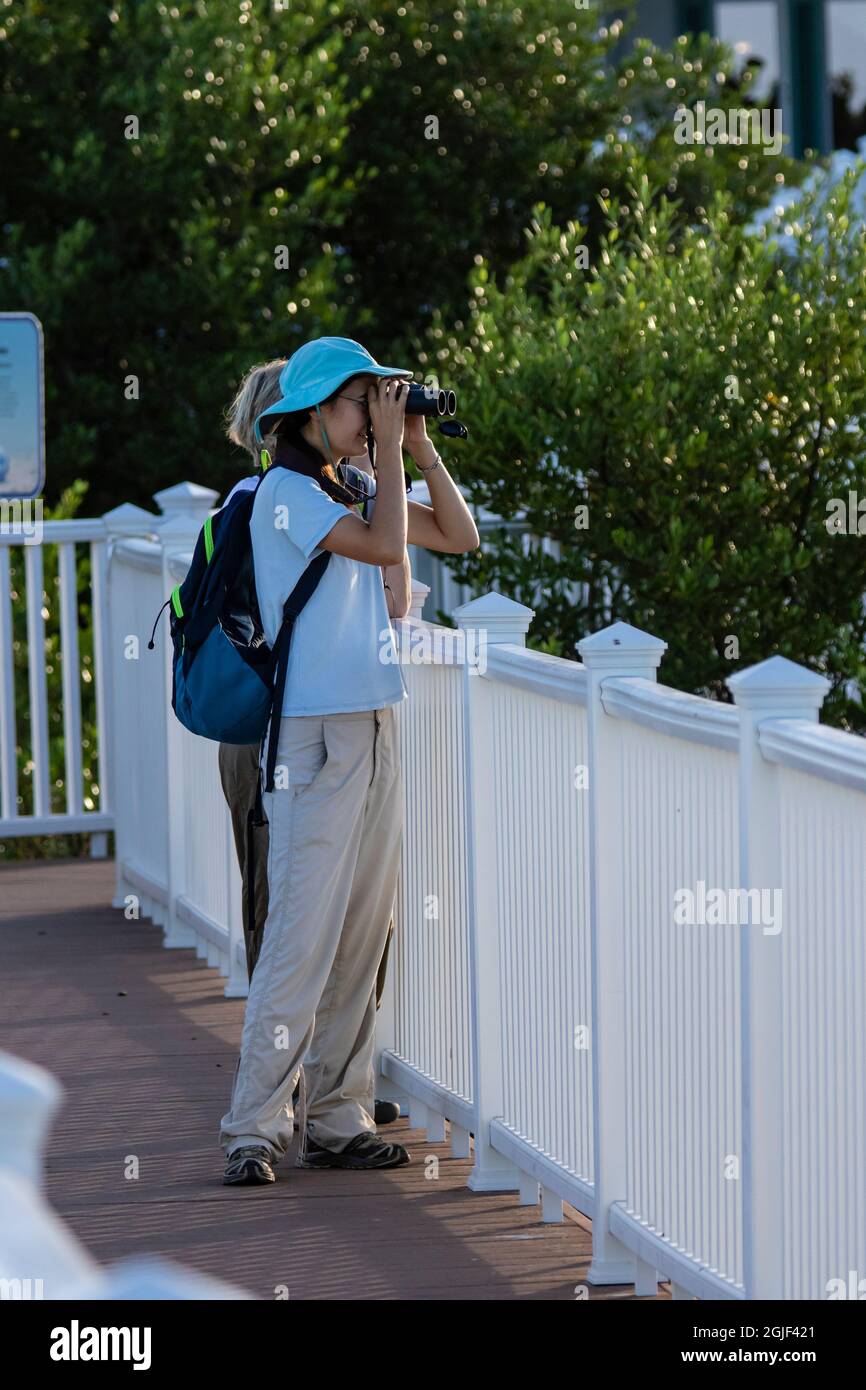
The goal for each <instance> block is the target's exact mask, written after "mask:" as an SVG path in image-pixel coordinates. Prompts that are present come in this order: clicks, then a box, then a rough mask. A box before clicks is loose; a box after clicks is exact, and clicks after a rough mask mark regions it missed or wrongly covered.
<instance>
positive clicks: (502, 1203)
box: [0, 861, 668, 1300]
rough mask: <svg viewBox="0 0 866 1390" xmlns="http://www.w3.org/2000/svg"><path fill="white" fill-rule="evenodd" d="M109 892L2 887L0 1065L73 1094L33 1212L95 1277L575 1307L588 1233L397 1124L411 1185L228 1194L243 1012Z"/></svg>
mask: <svg viewBox="0 0 866 1390" xmlns="http://www.w3.org/2000/svg"><path fill="white" fill-rule="evenodd" d="M113 884H114V872H113V866H112V865H111V864H110V863H106V862H104V861H103V862H101V863H99V862H90V861H49V862H44V863H26V864H24V863H22V864H9V865H6V866H3V867H2V869H0V924H2V932H3V970H2V972H0V1048H2V1049H5V1050H6V1051H8V1052H12V1053H15V1054H17V1055H18V1056H21V1057H26V1058H28V1059H29V1060H30V1061H33V1062H39V1063H41V1064H42V1065H43V1066H45V1067H47V1068H48V1069H49V1070H51V1071H52V1072H53V1073H54V1074H55V1075H56V1076H57V1077H59V1079H60V1080H61V1082H62V1083H63V1085H64V1087H65V1088H66V1097H65V1101H64V1104H63V1105H62V1107H61V1110H60V1113H59V1118H58V1121H57V1123H56V1124H55V1127H54V1130H53V1133H52V1137H51V1141H50V1145H49V1151H48V1154H47V1157H46V1195H47V1197H48V1200H49V1201H50V1202H51V1204H52V1205H53V1207H54V1208H55V1210H57V1211H58V1212H59V1213H60V1214H61V1216H62V1217H63V1218H64V1220H65V1221H66V1222H67V1223H68V1225H69V1226H70V1227H71V1228H72V1230H73V1231H74V1232H75V1234H76V1235H77V1236H78V1237H79V1238H80V1239H81V1240H82V1241H83V1242H84V1243H85V1245H86V1246H87V1247H88V1249H89V1250H90V1252H91V1254H92V1255H94V1256H95V1257H96V1259H98V1260H100V1261H102V1262H107V1261H110V1260H114V1259H118V1258H120V1257H121V1256H125V1255H133V1254H134V1255H144V1254H159V1255H164V1256H166V1257H168V1258H171V1259H176V1260H179V1261H182V1262H183V1263H185V1264H187V1265H189V1266H191V1267H193V1268H194V1269H196V1270H199V1271H200V1272H202V1273H205V1274H210V1275H214V1276H217V1277H219V1278H221V1279H225V1280H227V1281H229V1282H231V1283H234V1284H237V1285H239V1286H240V1287H241V1288H244V1289H246V1290H248V1291H249V1292H250V1293H252V1294H254V1295H257V1296H259V1297H261V1298H268V1299H272V1298H274V1297H275V1296H281V1297H286V1296H288V1297H289V1298H292V1299H299V1298H300V1299H307V1298H313V1299H573V1298H574V1297H575V1286H576V1285H581V1284H584V1282H585V1278H586V1272H587V1269H588V1267H589V1259H590V1224H589V1222H588V1221H586V1220H585V1218H584V1217H582V1216H581V1215H579V1214H578V1213H576V1212H573V1211H571V1210H570V1209H567V1215H566V1220H565V1221H564V1222H562V1224H559V1225H552V1224H550V1225H544V1224H543V1223H542V1222H541V1221H540V1220H539V1214H540V1209H539V1208H538V1207H534V1206H532V1207H521V1206H520V1205H519V1203H518V1198H517V1194H516V1193H492V1194H491V1193H482V1194H479V1193H474V1192H471V1191H470V1190H469V1189H468V1188H467V1187H466V1178H467V1176H468V1173H469V1169H470V1167H471V1161H470V1160H469V1159H454V1158H451V1156H450V1147H449V1145H448V1144H430V1143H428V1142H427V1140H426V1137H425V1135H424V1134H423V1132H420V1131H412V1130H410V1129H409V1128H408V1121H407V1120H406V1119H405V1118H403V1119H401V1120H399V1121H398V1122H397V1123H396V1124H395V1125H390V1126H388V1129H387V1133H388V1135H389V1136H390V1135H392V1134H393V1135H395V1136H396V1137H398V1138H399V1139H400V1140H401V1141H402V1142H404V1143H406V1144H407V1145H408V1147H409V1149H410V1152H411V1154H412V1162H411V1163H410V1164H408V1165H407V1166H406V1167H404V1168H400V1169H396V1170H394V1171H393V1172H386V1173H339V1172H322V1173H316V1172H308V1171H302V1170H300V1169H297V1168H294V1167H293V1166H292V1164H293V1161H294V1156H293V1154H290V1155H288V1156H287V1158H286V1159H285V1160H284V1161H283V1164H282V1165H281V1166H280V1167H279V1168H278V1169H277V1182H276V1184H275V1185H273V1186H270V1187H267V1188H249V1189H231V1188H226V1187H223V1186H222V1182H221V1178H222V1168H223V1156H222V1151H221V1149H220V1147H219V1144H218V1131H219V1121H220V1117H221V1116H222V1114H223V1113H224V1112H225V1110H226V1109H227V1108H228V1102H229V1095H230V1091H231V1082H232V1077H233V1074H234V1069H235V1064H236V1060H237V1049H238V1044H239V1040H240V1033H241V1025H242V1022H243V1010H244V1001H243V1000H238V999H226V998H224V996H223V992H222V990H223V980H222V977H221V976H220V975H219V974H218V972H217V971H216V970H213V969H209V968H208V967H207V966H206V965H205V964H204V963H203V962H202V961H200V960H198V959H197V958H196V956H195V953H194V951H193V950H191V949H189V950H178V951H167V950H165V949H164V947H163V945H162V930H161V929H160V928H157V927H154V926H152V925H151V924H150V923H148V922H127V921H126V920H125V919H124V917H123V914H122V913H121V912H118V911H116V910H114V909H112V908H111V907H109V906H106V904H108V903H110V901H111V896H112V892H113ZM430 1155H435V1156H436V1157H437V1158H438V1160H439V1176H438V1178H437V1179H435V1180H429V1179H427V1178H425V1167H426V1165H425V1159H427V1158H428V1156H430ZM135 1160H137V1163H138V1177H137V1178H131V1177H128V1176H126V1174H127V1173H128V1172H129V1171H130V1170H131V1169H132V1168H133V1164H134V1161H135ZM589 1296H590V1297H591V1298H621V1299H622V1298H624V1299H629V1300H631V1299H633V1298H634V1290H633V1289H632V1288H631V1287H630V1286H628V1287H622V1288H605V1289H590V1290H589ZM661 1296H662V1297H667V1296H668V1294H667V1289H666V1288H663V1290H662V1291H661Z"/></svg>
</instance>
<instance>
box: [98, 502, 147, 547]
mask: <svg viewBox="0 0 866 1390" xmlns="http://www.w3.org/2000/svg"><path fill="white" fill-rule="evenodd" d="M102 520H103V521H104V522H105V526H106V529H107V531H108V532H109V533H110V534H111V535H112V536H138V537H142V538H143V537H145V536H155V535H156V533H157V531H158V530H159V528H160V526H161V525H162V517H161V516H156V515H155V514H154V513H153V512H148V511H146V510H145V508H144V507H137V506H136V505H135V503H134V502H123V503H121V505H120V506H119V507H112V509H111V511H110V512H105V514H104V515H103V518H102Z"/></svg>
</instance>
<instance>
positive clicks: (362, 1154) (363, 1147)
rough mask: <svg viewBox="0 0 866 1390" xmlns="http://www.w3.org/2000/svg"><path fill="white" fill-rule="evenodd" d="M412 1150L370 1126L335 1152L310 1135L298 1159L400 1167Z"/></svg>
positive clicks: (300, 1162)
mask: <svg viewBox="0 0 866 1390" xmlns="http://www.w3.org/2000/svg"><path fill="white" fill-rule="evenodd" d="M409 1158H410V1155H409V1151H408V1149H404V1147H403V1145H402V1144H386V1143H385V1141H384V1139H380V1138H379V1137H378V1135H376V1134H371V1133H370V1131H369V1130H368V1129H365V1130H363V1131H362V1133H361V1134H356V1135H355V1137H354V1139H350V1140H349V1143H348V1144H347V1145H346V1147H345V1149H341V1150H340V1152H339V1153H335V1152H334V1150H333V1149H326V1148H323V1147H322V1145H321V1144H317V1143H316V1141H315V1139H311V1138H310V1137H309V1136H307V1148H306V1153H305V1154H304V1157H303V1158H301V1156H300V1154H299V1155H298V1158H297V1159H296V1161H295V1162H296V1166H297V1167H298V1168H399V1167H401V1166H402V1164H404V1163H408V1162H409Z"/></svg>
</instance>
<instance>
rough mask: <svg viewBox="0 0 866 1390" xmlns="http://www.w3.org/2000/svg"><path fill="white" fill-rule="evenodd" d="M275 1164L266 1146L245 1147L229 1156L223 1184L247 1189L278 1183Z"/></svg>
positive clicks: (253, 1145)
mask: <svg viewBox="0 0 866 1390" xmlns="http://www.w3.org/2000/svg"><path fill="white" fill-rule="evenodd" d="M273 1163H274V1160H273V1158H272V1157H271V1151H270V1149H268V1148H266V1147H265V1145H264V1144H249V1145H244V1146H243V1147H242V1148H240V1149H234V1150H233V1152H232V1153H230V1154H229V1156H228V1158H227V1160H226V1170H225V1173H224V1174H223V1182H224V1183H230V1184H232V1185H237V1186H247V1187H249V1186H253V1185H256V1184H260V1183H266V1182H276V1180H277V1176H276V1173H275V1172H274V1168H273Z"/></svg>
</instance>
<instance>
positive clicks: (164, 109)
mask: <svg viewBox="0 0 866 1390" xmlns="http://www.w3.org/2000/svg"><path fill="white" fill-rule="evenodd" d="M593 10H594V7H590V8H589V9H581V8H576V7H575V5H574V4H573V3H572V0H544V2H543V3H542V0H525V2H524V3H523V4H522V5H520V6H518V5H515V4H512V3H504V0H496V3H493V0H487V3H485V0H473V3H472V4H471V5H466V6H465V8H463V7H461V6H460V4H459V3H458V2H457V0H452V3H451V4H449V5H444V4H442V5H440V4H435V3H433V4H430V3H427V0H425V3H413V0H403V2H402V3H396V2H395V0H382V3H380V4H378V5H376V6H375V7H374V9H373V10H371V9H370V7H369V6H366V5H353V4H348V5H344V4H337V3H333V0H310V3H308V4H306V5H304V6H298V5H295V4H294V3H291V4H283V5H279V4H275V3H271V4H264V3H258V2H257V3H255V4H253V3H252V0H195V2H194V3H190V0H183V2H179V3H177V4H169V3H159V2H158V0H154V2H153V3H150V2H149V3H132V0H115V3H114V4H113V5H112V4H111V3H106V0H78V3H76V4H75V5H71V6H67V5H64V4H59V3H46V0H15V3H14V4H12V5H10V4H8V3H3V4H0V92H2V101H3V110H4V119H3V123H2V127H0V168H2V170H3V179H2V188H0V307H3V308H17V309H20V308H27V309H30V310H32V311H33V312H35V313H36V314H37V315H38V316H39V318H40V319H41V320H42V322H43V324H44V327H45V330H46V346H47V386H48V402H47V404H48V458H49V465H48V496H49V498H52V497H53V498H57V497H59V495H60V492H61V491H62V490H63V489H64V488H65V487H67V486H68V485H69V484H70V483H71V482H72V481H73V480H74V479H76V478H81V477H83V478H86V479H87V480H88V483H89V494H88V496H89V506H90V507H91V508H92V509H93V510H94V511H96V512H100V511H102V510H105V509H107V508H108V507H110V506H112V505H113V504H114V503H116V502H117V501H121V500H126V501H135V502H139V503H144V504H149V502H150V498H151V496H152V494H153V493H154V492H155V491H156V490H157V489H158V488H159V487H163V486H167V485H170V484H172V483H175V482H178V481H179V480H180V479H181V478H192V479H194V480H195V481H201V482H210V483H213V484H214V485H216V486H218V487H225V486H226V485H227V484H229V483H230V482H232V481H233V480H234V478H235V477H236V475H237V472H238V470H239V468H240V467H241V466H243V460H242V459H241V458H239V457H238V455H237V454H235V453H234V452H233V451H232V450H231V449H230V448H229V447H228V446H227V445H226V443H225V440H224V438H223V435H222V429H221V414H222V410H223V408H224V406H225V404H226V402H227V401H228V400H229V399H230V398H231V395H232V392H233V387H234V385H235V383H236V381H237V379H238V377H239V375H240V374H241V373H242V372H243V371H244V370H245V369H246V368H247V367H248V366H249V365H250V364H251V363H252V362H255V361H260V360H263V359H264V358H267V357H270V356H281V355H286V354H288V353H290V352H291V351H292V350H293V348H294V347H295V346H297V345H298V343H300V342H301V341H304V340H305V339H306V338H308V337H313V336H316V335H317V334H319V333H329V332H330V333H334V332H336V333H347V334H349V335H350V336H353V337H359V338H361V339H362V340H363V341H364V342H365V343H367V344H368V346H369V347H370V348H371V350H372V351H373V352H374V353H376V354H377V355H379V356H380V357H381V359H382V360H388V357H389V356H390V357H392V358H393V357H394V355H395V354H401V355H403V356H405V355H406V354H407V353H412V354H413V355H417V351H418V349H419V348H420V346H421V344H422V342H423V340H424V337H425V334H426V330H427V328H428V326H429V325H430V323H431V322H432V319H433V315H434V312H435V311H436V310H438V311H439V312H440V314H441V315H442V316H443V319H444V321H445V322H446V323H453V324H454V325H455V326H456V328H457V331H458V332H459V331H460V330H461V326H462V323H463V320H464V318H465V298H466V282H467V275H468V273H469V272H470V271H471V270H472V268H473V267H474V265H475V264H476V262H477V258H479V257H481V258H483V259H484V260H485V261H486V262H487V263H488V265H489V266H490V268H491V270H492V271H493V272H494V273H498V274H503V273H505V271H506V270H507V268H508V266H509V265H510V263H511V262H512V261H513V260H514V259H515V258H516V257H518V256H519V255H520V254H521V253H522V240H523V228H524V227H525V226H526V224H527V223H528V221H529V218H530V216H531V210H532V207H533V206H534V204H535V203H536V202H537V201H539V200H543V201H544V202H545V203H546V204H547V205H548V206H549V207H550V208H551V211H552V213H553V215H554V218H555V219H557V220H560V221H563V222H564V221H565V220H567V219H569V218H577V219H580V220H581V221H582V222H583V223H584V224H585V226H586V228H587V232H586V235H587V240H588V242H589V244H590V246H591V247H592V246H594V244H595V242H596V240H597V237H598V234H599V232H600V230H601V229H602V219H601V217H600V216H599V213H598V205H597V197H596V195H597V194H602V195H604V196H614V195H616V193H617V192H618V191H621V190H622V189H623V188H624V187H625V185H626V183H627V182H628V180H629V178H632V177H634V176H635V171H636V169H637V168H639V167H645V168H646V170H647V173H648V176H649V178H650V180H651V182H653V183H654V184H658V185H659V187H661V188H665V189H666V190H667V191H668V193H669V194H676V195H677V197H678V198H679V200H680V204H681V209H682V216H683V217H684V218H688V217H689V216H691V215H692V212H693V210H694V209H695V208H697V207H700V206H703V205H704V203H705V202H706V201H707V200H708V198H709V196H710V194H711V192H712V189H713V187H714V186H716V185H717V184H720V183H723V184H724V185H725V186H726V187H727V188H728V191H729V192H730V194H731V197H732V200H733V202H732V215H734V216H741V215H744V214H745V212H746V211H747V210H748V209H749V208H750V207H751V206H753V205H754V204H755V203H756V202H758V203H760V202H761V201H762V200H765V199H766V194H767V191H768V189H769V188H771V187H772V185H773V180H774V179H776V178H780V177H782V176H783V174H784V170H785V168H786V167H787V165H786V162H785V161H783V160H774V159H769V158H767V157H765V156H764V155H763V153H762V152H761V151H760V150H759V149H755V148H754V147H750V148H749V147H744V148H741V149H739V150H722V149H720V148H719V149H716V150H715V151H714V152H710V151H698V152H696V151H695V150H694V149H690V148H687V147H685V146H682V145H677V144H676V142H675V140H674V133H673V111H674V109H675V107H676V105H677V104H678V103H681V102H684V103H686V104H694V102H695V101H697V100H698V99H700V98H702V99H704V100H707V101H708V102H711V103H712V104H714V105H718V106H723V107H725V106H728V105H730V104H731V103H734V104H736V103H737V102H742V101H743V99H744V98H743V95H742V94H741V93H740V92H738V91H737V90H736V88H735V87H734V86H733V85H732V83H731V81H730V74H731V61H730V55H729V54H726V53H725V51H724V50H723V49H722V48H721V47H720V45H719V44H718V43H716V42H715V41H713V40H711V39H709V38H707V37H702V38H699V39H698V40H696V41H693V42H689V43H686V41H685V40H682V41H678V42H677V43H676V45H675V47H674V51H673V52H672V53H671V54H664V53H660V52H658V51H657V50H656V49H654V48H653V46H652V45H650V44H649V43H647V42H646V41H641V42H639V43H638V44H637V46H636V47H634V48H633V47H632V46H631V44H630V43H629V42H627V41H626V40H625V39H624V38H623V33H622V25H621V24H620V22H619V21H617V22H616V23H615V24H612V25H611V26H610V27H609V28H605V27H599V24H598V17H597V13H594V12H593ZM131 118H132V119H131ZM436 122H438V130H437V129H436V125H435V123H436ZM710 153H714V158H708V157H706V156H707V155H708V154H710ZM698 155H700V156H701V157H700V158H698ZM278 247H285V248H286V252H287V255H288V267H287V268H285V253H281V255H282V260H280V256H278V254H277V252H276V248H278ZM410 360H411V359H410ZM131 378H135V379H136V380H135V381H132V380H131ZM458 384H459V383H458Z"/></svg>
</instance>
